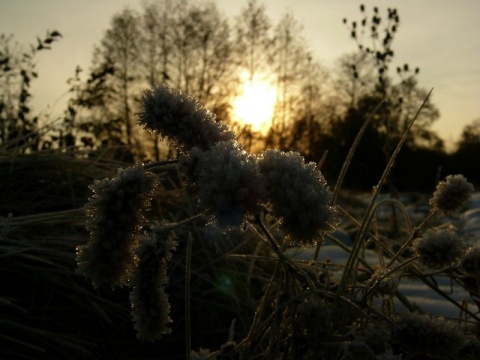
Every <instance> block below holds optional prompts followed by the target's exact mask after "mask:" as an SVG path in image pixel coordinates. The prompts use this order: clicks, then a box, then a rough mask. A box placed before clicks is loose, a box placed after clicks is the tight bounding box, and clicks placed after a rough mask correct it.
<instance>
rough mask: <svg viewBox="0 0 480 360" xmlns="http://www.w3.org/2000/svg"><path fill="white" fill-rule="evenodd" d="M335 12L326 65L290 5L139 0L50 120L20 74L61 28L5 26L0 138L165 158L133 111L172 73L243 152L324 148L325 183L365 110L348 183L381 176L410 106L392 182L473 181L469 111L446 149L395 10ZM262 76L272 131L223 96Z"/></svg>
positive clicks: (408, 186) (426, 185) (478, 138)
mask: <svg viewBox="0 0 480 360" xmlns="http://www.w3.org/2000/svg"><path fill="white" fill-rule="evenodd" d="M341 20H342V19H339V21H341ZM343 22H344V24H345V36H350V37H351V39H352V50H354V51H353V52H352V53H351V54H347V55H344V56H343V57H341V58H340V59H339V60H338V62H337V65H336V66H335V67H334V68H332V69H326V68H325V67H323V66H322V65H321V64H320V61H319V60H320V59H316V58H314V56H313V53H312V50H311V49H310V48H309V45H308V43H307V41H306V40H305V38H304V37H303V34H302V28H301V24H299V23H298V21H297V20H296V19H295V18H294V16H293V14H291V13H286V14H285V15H284V16H283V17H281V18H280V20H279V21H278V22H276V23H274V22H273V21H272V19H271V18H270V17H269V16H268V10H267V9H266V8H265V7H264V6H263V5H262V4H261V3H259V2H257V1H255V0H252V1H249V2H247V3H246V4H245V7H244V9H243V10H242V11H241V13H240V14H238V16H237V17H235V18H233V19H229V18H227V17H226V16H225V15H223V14H222V13H221V12H220V11H219V9H218V7H217V5H216V4H215V3H213V2H197V1H189V0H181V1H178V0H158V1H144V2H143V3H142V9H141V11H134V10H132V9H129V8H125V9H123V10H121V11H120V12H119V13H117V14H116V15H115V16H114V17H113V18H112V20H111V23H110V27H109V28H108V29H107V31H106V32H105V34H104V36H103V38H102V40H101V42H100V43H99V44H97V45H96V46H95V50H94V54H93V60H92V63H91V66H90V69H89V70H88V74H87V76H86V79H83V77H82V69H81V68H80V67H77V69H76V70H75V74H74V76H73V77H72V78H71V79H69V84H70V86H71V88H70V93H71V98H70V100H69V102H68V106H67V109H66V110H65V114H64V117H63V121H62V123H61V124H56V125H55V126H52V127H49V128H47V129H45V127H42V124H41V121H40V122H39V119H37V118H35V117H34V116H33V115H32V114H31V111H30V109H29V108H28V100H29V97H30V96H31V94H30V92H29V84H30V80H31V79H33V78H34V77H36V76H37V74H36V72H35V71H34V62H33V58H34V56H35V55H36V52H38V51H40V50H43V49H45V48H47V49H48V48H49V46H50V44H51V43H52V42H53V41H54V40H57V38H58V37H59V36H60V34H59V33H58V32H53V33H49V34H47V36H46V38H45V39H38V44H37V45H36V46H33V47H32V48H31V49H30V50H31V51H30V52H28V51H27V52H26V51H23V50H19V49H17V50H15V49H13V50H12V47H11V41H10V40H11V39H10V38H8V37H2V38H0V46H1V53H0V81H1V88H2V94H1V95H2V96H1V99H0V117H1V121H2V126H1V127H0V132H1V134H0V135H1V136H0V141H1V143H2V148H3V149H4V150H9V151H19V152H29V151H38V150H42V149H49V148H65V149H67V148H74V147H82V148H85V149H91V150H94V149H109V150H111V151H113V153H112V156H115V157H120V158H122V159H123V160H129V161H134V160H136V159H141V160H143V161H145V160H158V159H161V158H169V157H173V156H175V154H174V152H173V150H172V149H170V148H168V147H166V145H164V143H162V142H161V141H159V139H158V138H157V137H156V136H155V135H151V134H146V133H145V132H144V131H141V129H140V128H139V127H138V126H137V125H136V116H135V113H137V112H139V111H140V110H141V109H140V98H141V95H142V89H144V88H149V87H153V86H155V85H156V84H159V83H168V84H169V85H170V86H172V87H173V88H176V89H179V90H182V91H185V92H188V93H190V94H191V95H193V96H195V97H197V98H198V99H199V101H200V102H201V103H203V104H204V105H205V106H206V107H207V108H208V109H209V110H211V111H212V112H214V113H215V114H217V118H218V119H219V120H222V121H225V122H227V123H228V124H229V125H231V126H232V127H234V128H235V130H236V132H237V135H238V137H239V141H241V142H242V143H243V144H244V145H245V146H246V148H247V149H248V150H250V151H256V150H258V149H261V148H264V147H275V148H281V149H283V150H292V151H298V152H300V153H301V154H302V155H304V156H305V157H306V158H307V159H308V160H312V161H316V162H319V161H320V159H322V171H323V172H324V173H325V175H326V177H327V179H329V180H330V181H334V179H335V178H336V176H337V175H338V173H339V171H340V168H341V166H342V164H343V162H344V160H345V158H346V156H347V154H348V151H349V149H350V147H351V145H352V144H353V142H354V140H355V138H356V136H357V134H358V132H359V131H360V129H361V128H362V126H363V124H364V123H365V122H366V121H367V119H368V121H369V125H368V126H367V127H366V128H365V133H364V135H363V137H362V139H361V141H360V143H359V145H358V148H357V150H356V153H355V156H354V158H353V161H352V164H351V166H350V169H349V172H348V173H347V178H346V182H345V184H346V185H347V186H349V187H353V188H359V189H369V188H370V187H371V186H372V185H374V184H375V183H376V182H377V181H378V178H379V176H380V175H381V172H382V171H383V169H384V167H385V164H386V163H387V161H388V158H389V157H390V155H391V153H392V151H393V149H394V148H395V146H396V144H397V143H398V141H399V139H400V138H401V137H402V134H403V133H404V132H405V131H406V129H407V128H408V126H409V122H410V121H411V120H412V119H413V118H414V117H417V118H416V121H415V123H414V125H413V127H412V129H411V130H410V134H409V136H408V139H407V141H406V143H405V145H404V147H403V149H402V152H401V154H400V156H399V158H398V161H397V164H396V167H395V169H394V171H393V174H394V176H393V177H392V180H391V185H392V187H397V188H398V189H400V190H431V189H432V188H433V187H434V185H435V181H436V179H437V178H439V177H440V178H443V177H444V176H445V175H446V174H448V173H451V172H459V173H463V174H464V175H465V176H467V177H468V178H469V180H470V181H472V182H474V183H476V184H480V178H479V176H478V175H476V171H474V167H473V164H475V159H476V157H477V156H478V154H479V148H480V145H479V144H480V130H479V127H480V126H479V123H478V121H477V122H474V123H472V124H471V125H469V126H467V127H466V128H465V129H464V133H463V135H462V138H461V139H460V141H459V143H458V150H457V151H456V152H455V153H454V154H447V153H446V151H445V148H444V144H443V142H442V141H441V140H440V139H439V138H438V136H437V135H436V134H435V133H434V132H433V131H432V130H431V125H432V123H433V122H434V121H435V120H437V119H438V117H439V112H438V109H437V108H436V106H435V105H434V104H433V102H432V100H431V98H430V97H427V94H428V91H426V90H425V89H423V88H421V87H420V86H419V84H418V73H419V71H420V69H418V68H415V67H413V66H410V65H409V64H406V63H405V64H402V65H401V66H394V65H393V63H394V61H393V59H394V57H395V55H396V54H395V52H394V50H393V43H394V39H395V35H396V33H397V32H398V31H399V28H400V17H399V13H398V12H397V10H396V9H387V11H385V12H384V11H381V10H379V9H378V8H376V7H375V8H373V9H366V8H365V7H364V6H363V5H361V6H360V12H359V14H358V16H357V17H355V18H354V19H343ZM318 36H321V34H318ZM367 44H368V46H367ZM262 77H268V80H270V81H272V83H273V84H274V85H275V87H276V89H277V102H276V105H275V109H274V115H273V118H272V126H271V128H270V131H269V132H268V133H267V134H262V133H256V132H254V131H252V129H251V127H249V126H245V125H241V124H235V123H234V122H233V117H232V115H233V113H232V100H233V99H235V97H237V96H238V94H239V89H240V85H241V84H242V82H243V81H244V78H247V79H250V80H253V79H259V78H262ZM420 108H422V109H421V111H420V113H419V114H418V115H417V112H418V110H419V109H420ZM112 149H113V150H112Z"/></svg>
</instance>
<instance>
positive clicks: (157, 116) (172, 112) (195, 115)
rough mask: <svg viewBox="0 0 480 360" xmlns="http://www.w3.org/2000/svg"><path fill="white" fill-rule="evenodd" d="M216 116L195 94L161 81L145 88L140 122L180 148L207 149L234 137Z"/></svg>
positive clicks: (186, 149)
mask: <svg viewBox="0 0 480 360" xmlns="http://www.w3.org/2000/svg"><path fill="white" fill-rule="evenodd" d="M215 117H216V116H215V115H214V114H212V113H211V112H209V111H208V110H207V109H205V108H204V107H203V106H202V105H201V104H200V103H199V102H198V101H197V100H196V99H195V98H194V97H192V96H190V95H188V94H185V93H182V92H180V91H178V90H174V89H172V88H170V87H169V86H168V85H166V84H163V85H160V86H156V87H155V88H153V90H145V91H144V94H143V108H142V111H141V112H140V114H139V123H140V124H141V125H143V126H144V127H145V128H146V129H148V130H151V131H157V132H158V133H159V135H160V136H161V137H168V138H169V139H170V140H171V141H172V142H173V143H174V145H175V146H177V147H178V148H179V149H181V150H185V151H188V150H189V149H191V148H193V147H198V148H200V149H202V150H206V149H209V148H211V147H212V146H213V145H214V144H215V143H217V142H219V141H229V140H233V139H235V133H233V132H232V131H229V130H228V127H227V125H226V124H225V123H223V122H221V121H216V120H215Z"/></svg>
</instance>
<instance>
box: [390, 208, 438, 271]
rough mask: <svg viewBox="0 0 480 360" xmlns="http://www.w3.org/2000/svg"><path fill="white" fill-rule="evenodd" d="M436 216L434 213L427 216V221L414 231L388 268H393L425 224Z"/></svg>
mask: <svg viewBox="0 0 480 360" xmlns="http://www.w3.org/2000/svg"><path fill="white" fill-rule="evenodd" d="M434 215H435V212H434V211H432V212H431V213H430V214H428V215H427V217H426V218H425V219H423V221H422V222H421V223H420V225H418V226H416V227H415V229H414V230H413V231H412V233H411V234H410V237H409V238H408V240H407V241H405V242H404V243H403V245H402V247H401V248H400V249H399V250H398V251H397V253H396V254H395V255H394V256H393V258H392V259H391V260H390V262H389V263H388V265H387V268H388V267H390V266H392V264H393V263H394V262H395V260H397V259H398V257H399V256H400V255H401V254H402V253H403V252H404V251H405V249H406V248H407V247H408V246H409V245H410V244H411V243H412V241H413V240H414V239H415V236H417V235H418V232H419V231H420V230H421V229H422V228H423V227H424V226H425V224H426V223H427V222H428V221H429V220H430V219H431V218H432V217H433V216H434Z"/></svg>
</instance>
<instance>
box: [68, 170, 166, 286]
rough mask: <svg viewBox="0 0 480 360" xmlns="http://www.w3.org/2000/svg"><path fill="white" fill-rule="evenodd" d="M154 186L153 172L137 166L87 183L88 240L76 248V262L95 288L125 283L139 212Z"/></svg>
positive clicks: (139, 223) (130, 267)
mask: <svg viewBox="0 0 480 360" xmlns="http://www.w3.org/2000/svg"><path fill="white" fill-rule="evenodd" d="M157 185H158V179H157V177H156V175H154V174H152V173H150V172H146V171H145V170H144V169H143V167H142V166H141V165H137V166H134V167H131V168H127V169H125V170H124V169H119V170H118V172H117V176H116V177H114V178H113V179H103V180H97V181H95V182H94V184H93V185H91V186H90V188H91V190H92V191H93V195H92V196H91V197H90V198H89V201H88V203H87V204H86V213H87V216H88V220H87V224H86V228H87V230H88V231H89V232H90V239H89V241H88V242H87V243H86V244H85V245H80V246H78V247H77V263H78V270H79V272H80V273H82V274H83V275H84V276H85V277H87V278H89V279H91V280H92V283H93V285H94V286H95V287H98V286H100V285H102V284H104V283H107V284H109V285H110V286H112V287H114V286H124V285H127V283H128V281H129V279H130V275H131V272H132V270H133V268H134V267H135V265H136V262H137V257H136V255H135V250H136V248H137V246H138V241H139V236H138V235H139V231H140V229H141V227H142V223H143V222H144V216H143V214H142V211H143V210H146V209H148V207H149V205H150V201H151V198H152V195H153V190H154V188H155V187H156V186H157Z"/></svg>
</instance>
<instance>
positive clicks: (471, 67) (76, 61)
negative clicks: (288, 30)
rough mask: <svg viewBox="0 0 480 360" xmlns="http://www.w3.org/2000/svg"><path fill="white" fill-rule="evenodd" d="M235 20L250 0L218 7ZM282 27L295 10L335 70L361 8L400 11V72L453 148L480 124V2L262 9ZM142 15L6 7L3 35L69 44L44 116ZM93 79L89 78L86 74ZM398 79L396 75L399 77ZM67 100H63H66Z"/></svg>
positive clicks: (273, 1) (93, 7) (40, 99)
mask: <svg viewBox="0 0 480 360" xmlns="http://www.w3.org/2000/svg"><path fill="white" fill-rule="evenodd" d="M216 3H217V5H218V7H219V9H220V10H221V11H223V12H224V13H225V14H226V15H228V16H229V17H234V16H236V15H238V14H239V13H240V11H241V9H243V8H244V7H245V6H246V4H247V0H244V1H243V0H217V1H216ZM260 3H263V4H264V5H265V6H266V8H267V13H268V14H269V16H270V17H271V19H272V21H273V22H276V21H277V20H278V19H279V18H280V16H281V15H283V14H284V13H285V12H286V11H287V10H291V12H292V13H293V15H294V17H295V18H296V19H297V20H298V21H299V22H300V23H302V25H303V29H304V30H303V35H304V36H305V38H306V39H307V41H308V43H309V45H310V48H311V49H312V51H313V53H314V55H315V56H316V58H317V59H318V60H320V61H321V63H322V64H323V65H324V66H326V67H327V68H332V67H333V66H334V64H335V61H336V60H337V59H338V57H339V56H340V55H343V54H346V53H349V52H353V51H355V50H356V45H355V43H354V42H353V41H352V40H351V39H350V38H349V32H348V30H347V29H346V28H345V26H344V25H343V23H342V19H343V18H344V17H347V18H348V19H351V20H354V19H359V18H360V12H359V5H360V4H361V3H363V4H365V6H366V7H367V9H371V8H372V7H373V6H378V7H379V9H380V11H381V14H384V13H385V12H386V9H387V7H393V8H396V9H397V10H398V12H399V15H400V27H399V30H398V32H397V34H396V37H395V40H394V43H393V49H394V51H395V57H394V60H393V63H392V69H395V68H396V66H397V65H402V64H404V63H408V64H409V65H411V66H412V67H417V66H418V67H420V69H421V72H420V74H419V76H418V80H419V84H420V86H421V87H424V88H426V89H427V90H429V89H431V88H433V89H434V91H433V98H432V101H433V103H434V104H435V105H436V106H437V107H438V108H439V110H440V119H439V120H437V121H436V123H435V124H434V125H433V127H432V128H433V130H435V131H436V132H437V133H438V135H439V136H440V137H441V138H442V139H444V140H445V141H446V143H447V145H450V146H451V144H452V143H453V142H454V141H456V140H457V139H458V137H459V135H460V134H461V131H462V129H463V127H464V126H465V125H467V124H469V123H471V122H472V121H473V120H475V119H477V118H480V101H479V100H480V40H479V37H478V34H479V33H480V21H478V16H479V14H480V1H478V0H460V1H455V2H454V1H451V0H435V1H431V0H420V1H418V0H384V1H379V0H377V1H370V0H369V1H353V0H341V1H336V0H264V1H260ZM127 5H128V6H130V7H132V8H135V9H140V8H141V1H140V0H138V1H136V0H102V1H94V0H82V1H79V0H42V1H35V0H0V33H3V34H13V35H14V37H15V39H16V40H17V41H18V42H19V43H21V44H30V43H35V39H36V36H37V35H38V36H40V37H42V36H43V35H44V34H45V32H46V30H47V29H49V30H58V31H60V32H61V33H62V35H63V38H62V39H61V40H60V41H59V42H58V43H55V44H53V47H52V50H51V51H49V52H43V53H40V54H39V56H38V58H37V71H38V73H39V78H38V79H35V80H34V81H33V82H32V90H33V101H32V104H33V107H34V110H35V111H37V112H45V113H48V112H50V113H52V114H55V113H61V112H62V111H63V109H64V103H65V101H66V96H65V93H66V91H67V89H68V85H67V84H66V81H67V79H68V78H69V77H72V76H73V74H74V70H75V67H76V66H77V65H80V67H82V68H83V69H84V70H88V68H89V66H90V60H91V56H92V50H93V46H94V44H95V43H97V42H99V41H100V40H101V38H102V36H103V33H104V31H105V30H106V29H107V28H108V25H109V22H110V20H111V18H112V16H113V15H114V14H115V13H116V12H118V11H120V10H121V9H122V8H123V7H124V6H127ZM85 72H86V71H85ZM392 76H394V74H393V73H392ZM62 96H63V97H62Z"/></svg>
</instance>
